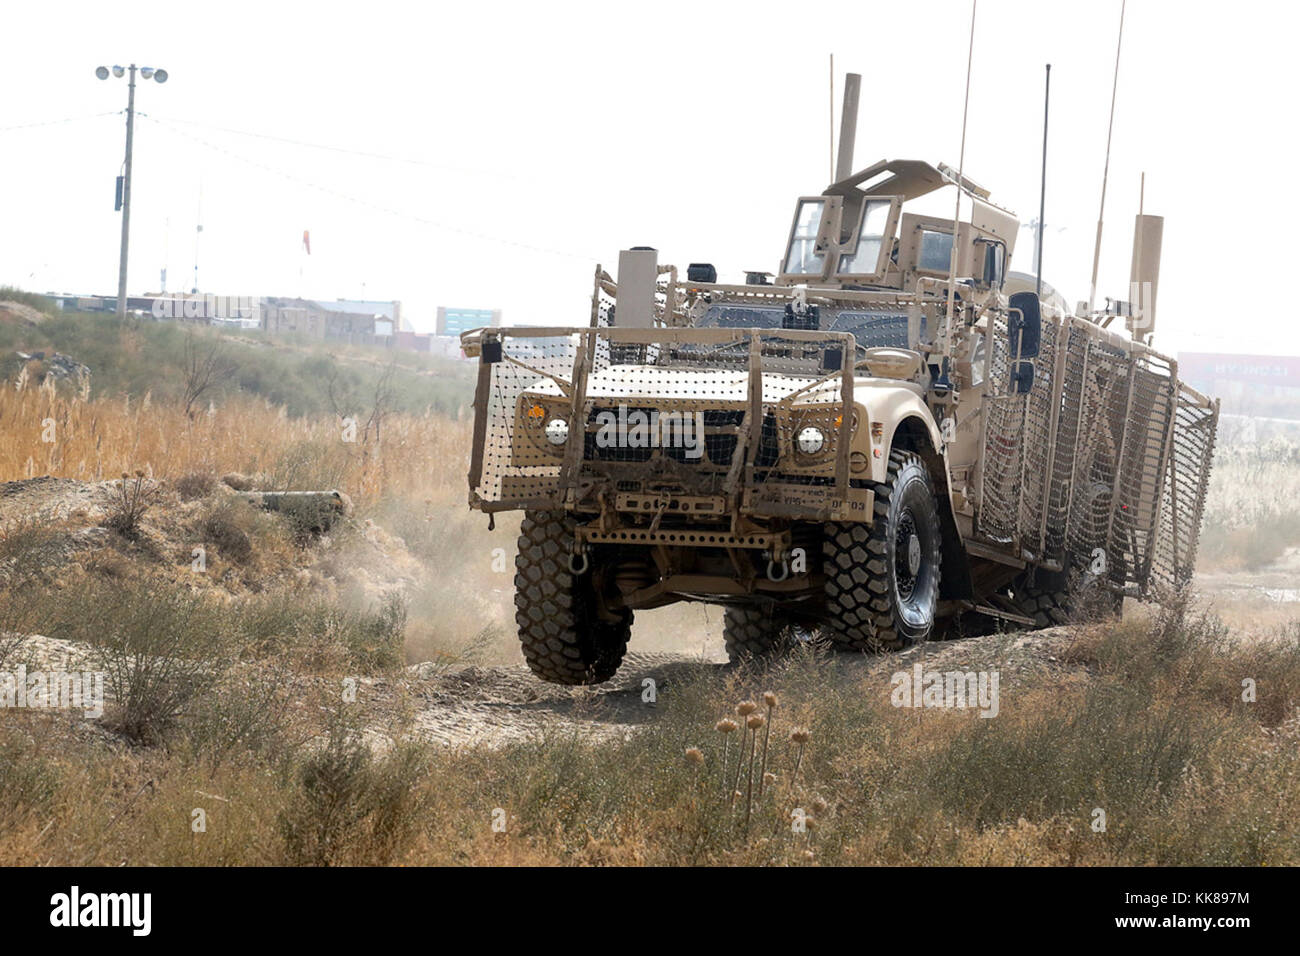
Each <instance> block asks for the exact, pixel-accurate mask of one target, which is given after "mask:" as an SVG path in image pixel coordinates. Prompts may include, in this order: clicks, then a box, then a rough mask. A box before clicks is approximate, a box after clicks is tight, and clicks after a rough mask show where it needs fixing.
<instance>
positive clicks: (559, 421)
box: [546, 418, 569, 445]
mask: <svg viewBox="0 0 1300 956" xmlns="http://www.w3.org/2000/svg"><path fill="white" fill-rule="evenodd" d="M546 440H547V441H548V442H550V443H551V444H552V445H563V444H564V443H565V442H566V441H568V440H569V423H568V422H566V421H565V420H564V419H563V418H552V419H551V420H550V421H549V422H547V423H546Z"/></svg>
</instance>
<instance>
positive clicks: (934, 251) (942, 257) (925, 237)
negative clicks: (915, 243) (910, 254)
mask: <svg viewBox="0 0 1300 956" xmlns="http://www.w3.org/2000/svg"><path fill="white" fill-rule="evenodd" d="M951 265H952V233H950V232H935V231H934V230H932V229H924V230H922V231H921V251H920V254H919V255H918V256H917V263H916V267H917V268H918V269H924V270H925V271H927V272H947V271H948V268H949V266H951Z"/></svg>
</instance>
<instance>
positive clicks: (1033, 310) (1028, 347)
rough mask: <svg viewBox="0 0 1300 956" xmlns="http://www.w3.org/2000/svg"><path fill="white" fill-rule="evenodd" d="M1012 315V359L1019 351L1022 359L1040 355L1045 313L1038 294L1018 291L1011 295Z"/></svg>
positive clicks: (1010, 321)
mask: <svg viewBox="0 0 1300 956" xmlns="http://www.w3.org/2000/svg"><path fill="white" fill-rule="evenodd" d="M1011 308H1012V309H1013V310H1015V311H1012V313H1011V317H1010V318H1009V319H1007V334H1008V335H1009V336H1010V338H1011V359H1012V361H1014V360H1015V358H1016V355H1017V353H1019V355H1020V357H1021V358H1022V359H1031V358H1037V357H1038V349H1039V345H1040V343H1041V341H1042V338H1043V313H1042V309H1041V307H1040V306H1039V302H1038V296H1037V295H1035V294H1034V293H1033V292H1017V293H1015V294H1013V295H1012V296H1011Z"/></svg>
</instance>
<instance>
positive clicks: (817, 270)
mask: <svg viewBox="0 0 1300 956" xmlns="http://www.w3.org/2000/svg"><path fill="white" fill-rule="evenodd" d="M825 208H826V203H825V202H824V201H823V200H820V199H805V200H804V201H803V202H801V203H799V211H798V212H797V213H796V214H795V217H794V230H793V231H792V232H791V234H790V251H789V252H788V253H786V257H785V269H784V270H782V271H784V272H785V274H786V275H821V274H822V271H823V270H824V269H825V268H826V258H825V256H821V255H818V253H817V230H818V229H819V228H820V227H821V222H822V212H823V210H825Z"/></svg>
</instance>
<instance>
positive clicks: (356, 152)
mask: <svg viewBox="0 0 1300 956" xmlns="http://www.w3.org/2000/svg"><path fill="white" fill-rule="evenodd" d="M139 115H140V116H145V115H147V114H145V113H140V114H139ZM154 120H155V122H160V123H181V124H184V125H186V126H200V127H203V128H204V129H211V130H216V131H218V132H221V133H232V134H234V135H235V136H248V137H252V138H253V139H264V140H268V141H270V142H273V143H284V144H286V145H289V146H302V147H305V148H307V149H319V150H324V151H325V152H330V153H342V154H344V155H347V156H360V157H363V158H365V159H379V160H383V161H384V162H389V163H404V164H406V165H408V166H424V167H427V168H429V169H442V170H446V171H448V172H457V173H471V174H473V175H476V176H491V177H493V178H495V179H502V178H507V179H518V178H519V177H517V176H514V175H513V174H510V173H504V172H496V171H492V172H485V171H484V170H481V169H471V168H469V167H466V166H449V165H447V164H445V163H433V162H429V161H428V160H425V159H413V158H411V157H409V156H393V155H391V154H388V153H377V152H374V151H371V150H365V149H352V148H350V147H347V146H333V145H330V144H328V143H313V142H310V141H308V140H303V139H293V138H291V137H288V136H274V135H272V134H270V133H257V132H254V131H252V130H246V129H234V128H233V127H230V126H218V125H216V124H215V123H203V122H200V121H199V120H186V119H178V118H176V117H171V116H160V117H154Z"/></svg>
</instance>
